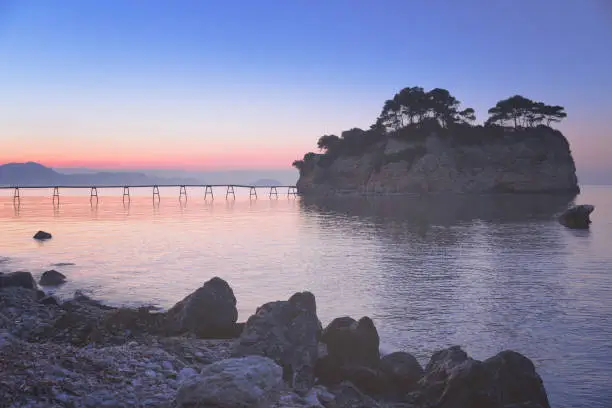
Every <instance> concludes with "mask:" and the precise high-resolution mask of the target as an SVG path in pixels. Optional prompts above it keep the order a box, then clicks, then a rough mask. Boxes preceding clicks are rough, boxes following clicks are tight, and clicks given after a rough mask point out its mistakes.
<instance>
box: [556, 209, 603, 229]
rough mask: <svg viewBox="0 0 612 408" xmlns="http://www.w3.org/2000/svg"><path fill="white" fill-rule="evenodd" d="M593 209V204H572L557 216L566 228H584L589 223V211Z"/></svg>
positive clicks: (587, 226)
mask: <svg viewBox="0 0 612 408" xmlns="http://www.w3.org/2000/svg"><path fill="white" fill-rule="evenodd" d="M594 210H595V206H593V205H588V204H583V205H577V206H574V207H572V208H570V209H568V210H566V211H565V212H564V213H563V214H561V215H560V216H559V222H560V223H561V225H564V226H566V227H568V228H574V229H586V228H589V225H590V224H591V218H590V215H591V213H592V212H593V211H594Z"/></svg>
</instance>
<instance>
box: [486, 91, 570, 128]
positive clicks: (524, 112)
mask: <svg viewBox="0 0 612 408" xmlns="http://www.w3.org/2000/svg"><path fill="white" fill-rule="evenodd" d="M489 115H491V116H490V117H489V119H487V121H486V122H485V125H501V126H505V125H506V123H511V124H513V125H514V127H515V128H517V127H534V126H537V125H540V124H542V123H543V122H546V125H547V126H550V124H551V123H552V122H560V121H561V120H562V119H564V118H565V117H567V113H565V108H564V107H563V106H558V105H554V106H553V105H546V104H545V103H543V102H534V101H532V100H531V99H528V98H525V97H523V96H520V95H514V96H511V97H510V98H507V99H503V100H501V101H499V102H497V104H496V105H495V106H494V107H492V108H491V109H489Z"/></svg>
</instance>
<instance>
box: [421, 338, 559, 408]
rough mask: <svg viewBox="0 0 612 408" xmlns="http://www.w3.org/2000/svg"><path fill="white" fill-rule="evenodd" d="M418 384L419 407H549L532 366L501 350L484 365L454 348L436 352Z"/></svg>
mask: <svg viewBox="0 0 612 408" xmlns="http://www.w3.org/2000/svg"><path fill="white" fill-rule="evenodd" d="M420 385H421V387H422V388H421V390H420V391H419V394H420V396H419V403H420V404H421V405H432V406H435V407H439V408H463V407H488V408H503V407H506V406H509V405H512V404H517V405H519V406H521V405H520V404H531V406H539V407H541V408H550V405H549V403H548V398H547V396H546V391H545V390H544V386H543V385H542V379H541V378H540V376H539V375H538V374H537V373H536V372H535V368H534V366H533V363H532V362H531V361H530V360H529V359H528V358H526V357H525V356H523V355H521V354H519V353H517V352H514V351H503V352H501V353H499V354H498V355H496V356H494V357H492V358H490V359H488V360H485V361H484V362H481V361H478V360H474V359H472V358H470V357H469V356H468V355H467V354H466V353H465V352H464V351H463V350H461V348H460V347H458V346H455V347H451V348H449V349H446V350H441V351H438V352H436V353H434V355H433V356H432V357H431V360H430V361H429V364H428V365H427V368H426V370H425V376H424V377H423V379H422V380H421V382H420Z"/></svg>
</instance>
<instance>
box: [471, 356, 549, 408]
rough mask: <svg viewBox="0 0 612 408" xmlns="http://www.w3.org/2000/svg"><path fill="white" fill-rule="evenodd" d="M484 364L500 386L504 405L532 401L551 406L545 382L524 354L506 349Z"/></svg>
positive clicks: (543, 405) (547, 406) (546, 407)
mask: <svg viewBox="0 0 612 408" xmlns="http://www.w3.org/2000/svg"><path fill="white" fill-rule="evenodd" d="M483 364H484V365H485V366H486V368H487V370H488V372H489V375H490V376H491V379H492V380H493V381H494V382H496V383H497V385H498V387H499V393H500V399H501V402H502V405H504V406H505V405H511V404H528V403H531V404H538V405H540V406H541V407H542V408H550V404H549V402H548V396H547V395H546V390H545V389H544V382H543V381H542V378H541V377H540V376H539V375H538V373H537V372H536V370H535V366H534V365H533V363H532V362H531V360H529V359H528V358H527V357H525V356H524V355H522V354H520V353H517V352H516V351H512V350H505V351H502V352H501V353H499V354H497V355H495V356H493V357H491V358H489V359H487V360H485V361H484V363H483Z"/></svg>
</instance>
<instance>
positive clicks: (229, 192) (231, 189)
mask: <svg viewBox="0 0 612 408" xmlns="http://www.w3.org/2000/svg"><path fill="white" fill-rule="evenodd" d="M230 194H231V195H232V197H234V199H236V194H235V193H234V186H227V192H226V193H225V199H226V200H227V197H228V196H229V195H230Z"/></svg>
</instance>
